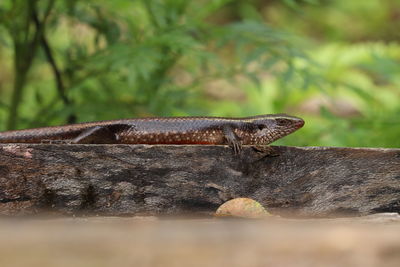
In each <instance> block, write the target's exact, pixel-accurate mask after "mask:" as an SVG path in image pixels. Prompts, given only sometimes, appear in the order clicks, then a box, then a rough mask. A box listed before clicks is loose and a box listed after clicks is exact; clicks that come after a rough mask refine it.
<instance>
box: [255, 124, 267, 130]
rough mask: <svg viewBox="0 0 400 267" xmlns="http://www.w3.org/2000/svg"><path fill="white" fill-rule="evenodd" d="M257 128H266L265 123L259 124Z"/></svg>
mask: <svg viewBox="0 0 400 267" xmlns="http://www.w3.org/2000/svg"><path fill="white" fill-rule="evenodd" d="M257 128H258V129H259V130H262V129H264V128H265V125H263V124H257Z"/></svg>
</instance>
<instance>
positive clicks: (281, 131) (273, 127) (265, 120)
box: [250, 114, 304, 145]
mask: <svg viewBox="0 0 400 267" xmlns="http://www.w3.org/2000/svg"><path fill="white" fill-rule="evenodd" d="M250 125H251V127H252V128H253V135H252V137H250V138H251V139H252V140H251V141H252V142H254V143H257V144H264V145H266V144H270V143H272V142H274V141H275V140H277V139H279V138H282V137H284V136H286V135H288V134H291V133H293V132H294V131H296V130H298V129H300V128H301V127H303V125H304V120H302V119H301V118H298V117H294V116H289V115H286V114H276V115H275V114H274V115H260V116H255V117H253V118H252V119H251V123H250Z"/></svg>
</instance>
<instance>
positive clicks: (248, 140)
mask: <svg viewBox="0 0 400 267" xmlns="http://www.w3.org/2000/svg"><path fill="white" fill-rule="evenodd" d="M303 125H304V121H303V120H302V119H300V118H297V117H293V116H289V115H285V114H276V115H260V116H254V117H246V118H222V117H165V118H162V117H161V118H139V119H123V120H111V121H99V122H88V123H79V124H71V125H65V126H53V127H43V128H35V129H26V130H16V131H7V132H0V143H45V142H53V141H55V142H57V141H60V142H65V143H92V144H93V143H95V144H104V143H113V144H208V145H226V144H228V145H231V146H232V147H233V148H234V149H235V151H236V152H238V151H239V150H240V147H241V145H255V146H260V145H268V144H270V143H272V142H273V141H275V140H277V139H279V138H282V137H284V136H286V135H288V134H290V133H292V132H294V131H296V130H297V129H299V128H301V127H302V126H303Z"/></svg>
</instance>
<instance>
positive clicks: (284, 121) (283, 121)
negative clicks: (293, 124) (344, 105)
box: [275, 119, 290, 126]
mask: <svg viewBox="0 0 400 267" xmlns="http://www.w3.org/2000/svg"><path fill="white" fill-rule="evenodd" d="M275 121H276V123H277V124H278V125H279V126H286V125H289V124H290V120H288V119H276V120H275Z"/></svg>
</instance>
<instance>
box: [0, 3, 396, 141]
mask: <svg viewBox="0 0 400 267" xmlns="http://www.w3.org/2000/svg"><path fill="white" fill-rule="evenodd" d="M399 29H400V2H399V1H398V0H365V1H349V0H336V1H330V0H297V1H296V0H268V1H262V0H248V1H244V0H242V1H240V0H231V1H229V0H196V1H187V0H152V1H148V0H136V1H127V0H113V1H108V0H107V1H106V0H96V1H94V0H92V1H91V0H58V1H55V0H30V1H26V0H1V1H0V62H1V65H0V129H1V130H7V129H21V128H29V127H39V126H47V125H60V124H66V123H75V122H83V121H94V120H106V119H118V118H130V117H144V116H189V115H191V116H203V115H210V116H250V115H258V114H265V113H289V114H292V115H297V116H301V117H303V118H304V119H305V120H306V125H305V126H304V128H303V129H301V130H300V131H298V132H297V133H295V134H293V135H291V136H288V137H286V138H284V139H283V140H280V141H278V142H277V144H285V145H299V146H303V145H312V146H320V145H324V146H373V147H400V136H399V135H400V116H399V115H400V43H399V41H400V30H399Z"/></svg>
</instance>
